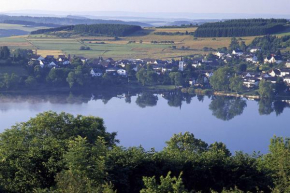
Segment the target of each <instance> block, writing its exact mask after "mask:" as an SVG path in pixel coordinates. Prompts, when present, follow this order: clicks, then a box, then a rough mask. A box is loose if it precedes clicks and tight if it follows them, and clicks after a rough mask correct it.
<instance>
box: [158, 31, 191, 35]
mask: <svg viewBox="0 0 290 193" xmlns="http://www.w3.org/2000/svg"><path fill="white" fill-rule="evenodd" d="M154 34H155V35H161V36H175V35H178V36H184V35H194V32H188V31H186V32H179V31H178V32H154Z"/></svg>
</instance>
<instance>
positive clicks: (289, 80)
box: [284, 75, 290, 85]
mask: <svg viewBox="0 0 290 193" xmlns="http://www.w3.org/2000/svg"><path fill="white" fill-rule="evenodd" d="M284 82H286V84H287V85H290V75H286V76H285V77H284Z"/></svg>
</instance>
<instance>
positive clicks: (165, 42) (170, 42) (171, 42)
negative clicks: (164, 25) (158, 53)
mask: <svg viewBox="0 0 290 193" xmlns="http://www.w3.org/2000/svg"><path fill="white" fill-rule="evenodd" d="M151 44H174V41H151Z"/></svg>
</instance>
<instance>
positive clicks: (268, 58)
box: [264, 55, 283, 64]
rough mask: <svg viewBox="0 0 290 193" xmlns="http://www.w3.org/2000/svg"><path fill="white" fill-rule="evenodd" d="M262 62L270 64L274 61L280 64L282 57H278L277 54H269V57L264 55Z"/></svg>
mask: <svg viewBox="0 0 290 193" xmlns="http://www.w3.org/2000/svg"><path fill="white" fill-rule="evenodd" d="M264 62H265V63H270V64H274V63H276V64H280V63H282V62H283V60H282V58H281V57H279V56H274V55H273V56H271V57H266V58H265V59H264Z"/></svg>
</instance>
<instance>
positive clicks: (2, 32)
mask: <svg viewBox="0 0 290 193" xmlns="http://www.w3.org/2000/svg"><path fill="white" fill-rule="evenodd" d="M28 34H29V32H27V31H23V30H17V29H0V37H10V36H22V35H28Z"/></svg>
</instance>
